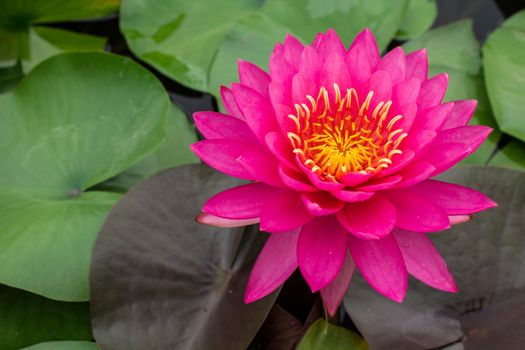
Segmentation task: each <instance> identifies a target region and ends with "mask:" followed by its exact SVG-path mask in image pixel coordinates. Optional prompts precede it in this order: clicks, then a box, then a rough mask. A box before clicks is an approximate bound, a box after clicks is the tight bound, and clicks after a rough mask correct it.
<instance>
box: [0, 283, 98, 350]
mask: <svg viewBox="0 0 525 350" xmlns="http://www.w3.org/2000/svg"><path fill="white" fill-rule="evenodd" d="M92 338H93V336H92V334H91V326H90V317H89V304H88V303H64V302H59V301H55V300H50V299H46V298H44V297H41V296H39V295H35V294H32V293H28V292H25V291H22V290H20V289H14V288H10V287H7V286H1V285H0V348H1V349H3V350H17V349H20V348H22V347H24V346H29V345H32V344H36V343H39V342H42V341H47V340H57V339H66V340H72V339H75V340H91V339H92Z"/></svg>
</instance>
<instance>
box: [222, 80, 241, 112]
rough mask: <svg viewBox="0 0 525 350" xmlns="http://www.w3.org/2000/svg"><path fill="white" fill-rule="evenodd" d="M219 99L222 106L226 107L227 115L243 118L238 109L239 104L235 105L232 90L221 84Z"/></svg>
mask: <svg viewBox="0 0 525 350" xmlns="http://www.w3.org/2000/svg"><path fill="white" fill-rule="evenodd" d="M221 99H222V104H223V105H224V108H225V109H226V111H227V112H228V114H229V115H233V116H234V117H235V118H239V119H241V120H244V116H243V115H242V112H241V110H240V109H239V106H238V105H237V101H235V97H234V96H233V92H232V91H231V90H230V89H228V88H227V87H226V86H221Z"/></svg>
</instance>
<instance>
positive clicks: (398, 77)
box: [377, 46, 406, 85]
mask: <svg viewBox="0 0 525 350" xmlns="http://www.w3.org/2000/svg"><path fill="white" fill-rule="evenodd" d="M377 70H385V71H387V72H388V73H390V77H391V79H392V84H393V85H397V84H399V83H400V82H402V81H403V80H405V75H406V56H405V53H404V51H403V49H402V48H401V47H400V46H398V47H396V48H395V49H393V50H392V51H390V52H388V53H387V54H386V55H385V56H383V58H381V61H380V62H379V65H378V66H377Z"/></svg>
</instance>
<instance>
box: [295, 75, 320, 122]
mask: <svg viewBox="0 0 525 350" xmlns="http://www.w3.org/2000/svg"><path fill="white" fill-rule="evenodd" d="M316 92H317V87H316V84H314V82H313V81H312V80H310V79H308V78H307V77H306V75H304V74H303V73H297V74H296V75H294V77H293V80H292V99H293V100H294V102H296V103H304V102H307V101H308V100H307V97H306V96H307V95H310V96H315V95H316ZM288 130H289V129H288Z"/></svg>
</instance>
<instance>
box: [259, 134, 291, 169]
mask: <svg viewBox="0 0 525 350" xmlns="http://www.w3.org/2000/svg"><path fill="white" fill-rule="evenodd" d="M264 140H265V142H266V145H267V146H268V148H269V149H270V151H271V152H272V154H273V155H274V156H275V157H276V158H277V159H279V161H280V162H281V163H284V164H286V166H288V167H290V168H296V167H297V164H296V163H295V157H294V153H293V152H292V146H291V145H290V141H288V140H287V139H285V138H284V137H283V136H282V135H281V134H280V133H278V132H275V131H272V132H269V133H268V134H266V137H265V138H264Z"/></svg>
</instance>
